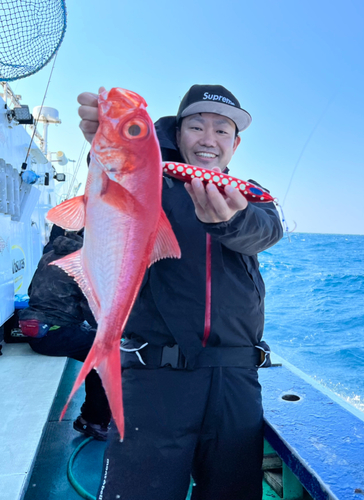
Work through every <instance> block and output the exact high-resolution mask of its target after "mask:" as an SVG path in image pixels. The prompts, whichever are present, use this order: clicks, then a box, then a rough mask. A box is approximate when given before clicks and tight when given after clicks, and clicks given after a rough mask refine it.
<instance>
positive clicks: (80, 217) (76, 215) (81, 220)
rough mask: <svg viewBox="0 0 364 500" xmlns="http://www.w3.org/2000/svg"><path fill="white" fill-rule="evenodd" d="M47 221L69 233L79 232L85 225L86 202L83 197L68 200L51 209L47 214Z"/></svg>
mask: <svg viewBox="0 0 364 500" xmlns="http://www.w3.org/2000/svg"><path fill="white" fill-rule="evenodd" d="M47 219H48V220H49V221H51V222H53V223H54V224H57V226H61V227H63V229H66V230H67V231H79V230H80V229H82V228H83V227H84V225H85V202H84V197H83V195H82V196H76V197H75V198H71V199H70V200H66V201H64V202H63V203H61V204H60V205H57V206H56V207H54V208H51V209H50V210H49V212H48V213H47Z"/></svg>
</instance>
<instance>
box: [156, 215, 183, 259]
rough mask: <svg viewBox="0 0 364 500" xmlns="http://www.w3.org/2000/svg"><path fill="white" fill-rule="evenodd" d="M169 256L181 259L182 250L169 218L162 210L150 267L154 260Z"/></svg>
mask: <svg viewBox="0 0 364 500" xmlns="http://www.w3.org/2000/svg"><path fill="white" fill-rule="evenodd" d="M168 257H175V258H177V259H179V258H180V257H181V250H180V248H179V245H178V241H177V238H176V236H175V234H174V232H173V229H172V227H171V224H170V222H169V220H168V219H167V216H166V214H165V212H164V210H161V215H160V218H159V222H158V228H157V237H156V240H155V243H154V248H153V251H152V254H151V256H150V263H149V266H148V267H150V266H151V265H152V264H154V262H156V261H158V260H160V259H166V258H168Z"/></svg>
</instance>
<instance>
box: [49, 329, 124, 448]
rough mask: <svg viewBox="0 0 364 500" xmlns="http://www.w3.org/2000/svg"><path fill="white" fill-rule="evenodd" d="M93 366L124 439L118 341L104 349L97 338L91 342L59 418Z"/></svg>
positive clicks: (121, 437)
mask: <svg viewBox="0 0 364 500" xmlns="http://www.w3.org/2000/svg"><path fill="white" fill-rule="evenodd" d="M99 331H100V334H99V333H98V335H97V337H98V338H99V339H100V338H102V336H103V333H101V332H102V330H98V332H99ZM93 368H95V369H96V371H97V373H98V374H99V376H100V378H101V381H102V385H103V387H104V389H105V392H106V396H107V399H108V402H109V406H110V410H111V413H112V416H113V419H114V422H115V424H116V427H117V429H118V431H119V434H120V439H121V440H123V439H124V410H123V397H122V385H121V367H120V342H119V340H117V341H115V342H114V343H113V345H112V347H111V349H110V348H108V349H106V348H105V344H102V343H101V342H100V340H98V339H97V338H96V339H95V342H94V343H93V345H92V347H91V349H90V352H89V353H88V356H87V358H86V359H85V361H84V363H83V365H82V368H81V371H80V373H79V374H78V377H77V379H76V381H75V383H74V385H73V388H72V391H71V394H70V395H69V397H68V400H67V403H66V404H65V406H64V408H63V410H62V413H61V416H60V418H59V419H60V420H62V418H63V417H64V415H65V413H66V410H67V407H68V404H69V402H70V401H71V399H72V397H73V396H74V394H75V393H76V391H77V390H78V389H79V388H80V386H81V384H82V382H83V381H84V380H85V378H86V376H87V374H88V373H89V372H90V371H91V370H92V369H93Z"/></svg>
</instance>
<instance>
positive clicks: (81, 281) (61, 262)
mask: <svg viewBox="0 0 364 500" xmlns="http://www.w3.org/2000/svg"><path fill="white" fill-rule="evenodd" d="M81 251H82V249H81V248H80V250H77V251H76V252H73V253H70V254H68V255H66V256H65V257H62V258H61V259H58V260H54V261H52V262H50V264H49V265H50V266H58V267H60V268H61V269H63V271H65V272H66V273H67V274H68V275H69V276H72V277H73V278H74V279H75V281H76V282H77V284H78V286H79V287H80V288H81V290H82V292H83V294H84V295H85V297H86V298H87V301H88V304H89V306H90V309H91V311H92V314H93V315H94V317H95V320H96V321H97V320H98V316H99V311H100V304H99V300H98V298H97V296H96V295H95V292H94V291H93V290H92V288H91V286H90V283H89V280H88V279H87V276H86V275H85V273H84V271H83V268H82V264H81Z"/></svg>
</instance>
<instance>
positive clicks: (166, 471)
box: [79, 85, 283, 500]
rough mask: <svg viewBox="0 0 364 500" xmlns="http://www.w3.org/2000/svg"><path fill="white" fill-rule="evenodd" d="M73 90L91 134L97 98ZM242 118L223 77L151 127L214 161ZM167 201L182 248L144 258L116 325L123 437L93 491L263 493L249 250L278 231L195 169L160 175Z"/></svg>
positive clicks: (275, 220) (141, 498)
mask: <svg viewBox="0 0 364 500" xmlns="http://www.w3.org/2000/svg"><path fill="white" fill-rule="evenodd" d="M79 102H80V104H81V107H80V110H79V114H80V116H81V118H82V121H81V125H80V126H81V129H82V131H83V132H84V134H85V137H86V138H87V139H88V140H90V141H91V140H92V137H93V134H94V133H95V132H96V130H97V127H98V119H97V116H98V115H97V96H95V95H94V94H90V93H84V94H81V95H80V96H79ZM250 123H251V117H250V115H249V113H247V112H246V111H245V110H243V109H242V108H241V106H240V103H239V101H238V100H237V99H236V97H235V96H234V95H233V94H231V92H229V91H228V90H227V89H226V88H224V87H222V86H220V85H194V86H193V87H191V89H190V90H189V91H188V92H187V94H186V95H185V97H184V98H183V99H182V102H181V104H180V107H179V110H178V113H177V115H176V116H168V117H163V118H161V119H160V120H158V122H157V123H156V124H155V125H156V131H157V135H158V139H159V142H160V146H161V151H162V157H163V160H165V161H178V162H187V163H191V164H194V165H197V166H200V167H204V168H208V169H212V170H217V171H220V170H222V171H223V170H225V169H226V167H227V165H228V163H229V162H230V160H231V158H232V156H233V154H234V152H235V151H236V148H237V147H238V145H239V143H240V137H239V135H238V133H239V132H241V131H243V130H245V129H246V128H247V127H248V126H249V125H250ZM162 204H163V209H164V211H165V213H166V215H167V217H168V219H169V221H170V223H171V225H172V228H173V231H174V233H175V235H176V237H177V240H178V243H179V245H180V248H181V253H182V257H181V259H179V260H177V259H164V260H160V261H158V262H156V263H155V264H153V265H152V266H151V267H150V268H149V269H148V270H147V272H146V275H145V277H144V281H143V284H142V286H141V289H140V292H139V294H138V297H137V299H136V302H135V305H134V307H133V310H132V313H131V315H130V318H129V321H128V323H127V325H126V328H125V331H124V333H123V336H124V342H123V344H122V347H121V349H122V366H123V400H124V410H125V418H126V430H125V440H124V441H123V442H122V443H120V442H119V439H118V435H117V433H112V435H111V436H110V444H109V447H108V449H107V450H106V452H105V460H104V473H103V478H102V484H101V486H100V490H99V495H98V500H111V499H112V500H114V499H115V498H120V499H124V498H125V499H126V498H127V499H128V500H145V499H148V500H185V498H186V495H187V491H188V488H189V484H190V478H191V476H192V477H193V479H194V481H195V483H196V485H195V486H194V488H193V493H192V500H260V499H261V496H262V473H261V463H262V446H263V409H262V402H261V389H260V385H259V381H258V367H259V366H262V365H263V364H265V365H267V364H268V363H269V360H268V358H269V356H267V355H266V354H267V352H268V346H267V345H266V344H265V343H264V342H262V335H263V326H264V294H265V290H264V283H263V280H262V277H261V275H260V273H259V263H258V259H257V254H258V253H259V252H262V251H263V250H266V249H267V248H269V247H270V246H272V245H274V244H275V243H277V241H279V239H280V238H281V237H282V234H283V232H282V227H281V223H280V219H279V216H278V213H277V211H276V209H275V206H274V204H272V203H254V204H253V203H248V202H247V200H246V199H245V197H244V196H243V194H242V193H241V192H240V191H238V190H237V189H234V188H232V187H229V186H227V187H226V188H225V193H224V194H221V193H220V192H219V191H218V190H217V188H216V187H215V186H214V185H213V184H208V185H207V186H206V187H205V186H204V185H203V183H202V182H201V180H199V179H198V178H195V179H193V180H192V182H191V184H184V183H183V182H181V181H179V180H175V179H171V178H168V177H165V178H164V181H163V193H162ZM115 230H117V228H115Z"/></svg>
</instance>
